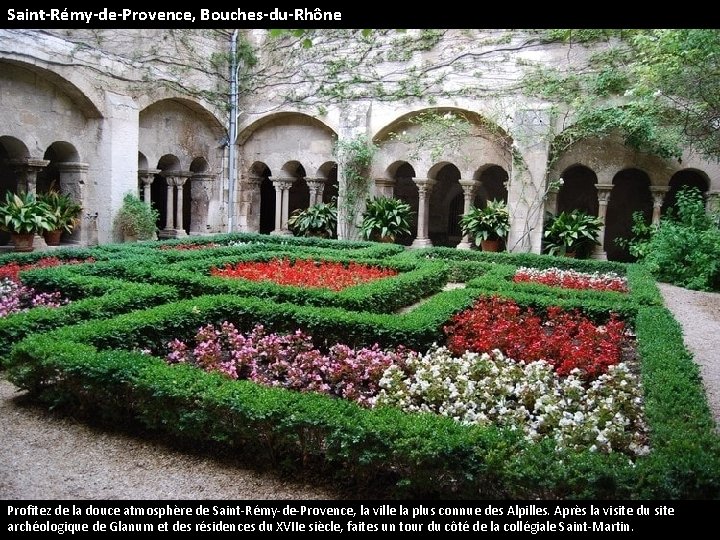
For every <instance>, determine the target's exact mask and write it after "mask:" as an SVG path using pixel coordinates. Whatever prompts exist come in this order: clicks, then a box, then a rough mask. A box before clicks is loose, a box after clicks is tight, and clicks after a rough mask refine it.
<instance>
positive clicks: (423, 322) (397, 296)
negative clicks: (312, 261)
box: [0, 234, 720, 499]
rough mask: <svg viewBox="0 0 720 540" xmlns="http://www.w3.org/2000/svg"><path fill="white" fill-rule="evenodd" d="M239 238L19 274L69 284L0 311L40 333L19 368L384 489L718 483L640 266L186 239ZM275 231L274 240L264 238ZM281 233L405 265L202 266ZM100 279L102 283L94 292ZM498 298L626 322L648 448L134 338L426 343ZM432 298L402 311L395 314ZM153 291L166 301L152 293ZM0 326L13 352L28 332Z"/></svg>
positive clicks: (244, 448)
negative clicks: (275, 275)
mask: <svg viewBox="0 0 720 540" xmlns="http://www.w3.org/2000/svg"><path fill="white" fill-rule="evenodd" d="M238 239H244V240H242V241H245V242H253V243H252V244H247V245H246V246H241V247H239V248H227V247H218V248H212V249H208V250H192V251H176V252H173V251H171V250H167V251H166V250H159V249H157V248H158V245H160V243H157V242H153V243H141V244H140V245H136V246H131V247H127V248H126V247H124V246H105V247H102V248H97V251H95V250H91V251H90V252H89V253H88V254H87V255H83V256H95V257H96V258H98V259H108V260H107V261H100V262H98V263H96V264H93V265H78V266H70V265H69V266H64V267H59V268H51V269H45V270H33V271H28V272H26V273H23V279H24V280H27V282H28V283H32V284H33V286H37V287H39V288H41V289H43V290H45V289H46V290H51V289H53V288H60V289H62V290H65V289H67V290H69V291H71V293H72V295H73V296H74V298H76V301H75V302H74V303H73V304H70V305H68V306H65V307H63V308H60V309H57V310H48V309H40V308H36V309H33V310H30V311H28V312H27V313H24V314H19V315H13V316H12V317H10V318H7V320H6V321H0V335H2V331H3V329H4V330H7V329H10V328H15V327H17V328H20V327H22V328H27V330H28V331H29V332H30V334H29V336H28V337H27V338H25V339H23V340H21V341H19V342H18V343H16V344H15V345H14V346H13V347H12V352H11V354H10V360H9V364H8V377H9V378H10V380H11V381H13V382H14V383H15V384H16V385H17V386H19V387H20V388H24V389H27V390H29V391H30V392H31V393H32V394H33V395H35V396H36V397H37V398H39V399H40V400H42V401H43V402H45V403H48V404H51V405H66V406H69V407H73V408H76V409H78V410H86V411H89V412H91V413H92V414H93V415H94V416H96V417H101V418H103V419H105V420H108V421H111V422H119V421H134V422H140V423H141V424H142V425H143V426H145V427H147V428H150V429H154V430H158V431H161V432H164V433H167V434H169V435H172V436H174V437H179V438H182V439H187V440H190V441H194V442H197V443H205V442H207V441H215V442H218V443H221V444H224V445H228V446H229V447H230V448H234V449H235V450H236V451H237V452H242V453H245V454H246V455H253V456H265V457H266V460H267V463H268V465H269V466H273V467H282V468H285V469H288V470H300V469H302V468H312V469H315V470H319V471H321V472H322V473H323V474H325V475H326V476H327V477H328V478H334V479H335V480H336V481H338V482H342V483H343V484H346V485H349V486H353V487H361V488H365V489H372V490H376V492H378V493H383V494H384V495H386V496H389V497H399V498H408V497H413V498H423V497H434V498H438V497H440V498H473V499H478V498H521V499H531V498H593V499H595V498H599V499H604V498H611V499H623V498H625V499H630V498H639V499H648V498H660V499H668V498H717V497H720V443H719V442H718V441H719V439H718V436H717V434H716V433H715V431H714V423H713V419H712V416H711V414H710V411H709V408H708V405H707V400H706V397H705V393H704V390H703V387H702V384H701V381H700V377H699V374H698V369H697V366H696V364H695V363H694V362H693V360H692V357H691V355H690V354H689V353H688V351H687V350H686V349H685V347H684V344H683V339H682V332H681V330H680V328H679V325H678V324H677V322H676V321H675V320H674V319H673V317H672V315H671V314H670V312H668V311H667V310H666V309H665V308H664V307H663V306H662V298H661V296H660V293H659V291H658V289H657V286H656V285H655V283H654V281H653V279H652V277H650V276H649V274H648V273H647V272H646V271H645V270H644V268H643V267H641V266H639V265H623V264H620V263H608V262H607V261H578V260H574V259H567V258H563V257H548V256H539V255H533V254H520V255H513V254H508V253H497V254H496V253H481V252H475V251H462V250H451V249H445V248H430V249H420V250H407V251H406V250H404V249H403V248H402V247H400V246H387V245H382V244H372V243H367V242H356V243H348V244H345V243H342V242H338V241H332V240H320V239H294V238H285V237H267V236H259V235H237V234H235V235H221V236H219V237H201V238H198V239H197V240H195V239H192V240H189V239H188V240H187V241H191V242H192V243H202V242H210V241H213V242H230V241H237V240H238ZM265 240H267V244H263V243H262V242H261V241H265ZM178 243H179V242H178ZM248 246H250V247H249V248H248ZM268 246H270V247H268ZM288 246H293V249H292V251H289V253H292V254H293V256H295V257H304V258H309V257H317V258H320V257H323V258H328V259H333V260H351V259H352V260H355V259H356V258H357V259H360V260H374V261H379V262H381V263H382V264H383V265H386V266H392V267H395V268H398V269H402V270H403V274H401V276H405V277H404V278H403V277H400V276H399V277H398V278H392V279H396V281H395V282H393V281H392V280H391V279H388V280H381V281H379V282H376V283H373V284H365V285H363V286H362V287H364V288H362V287H359V288H357V290H356V291H353V290H351V289H348V290H347V291H349V292H345V293H344V296H343V294H336V293H335V294H332V295H328V296H322V295H317V294H316V293H315V292H312V293H308V292H307V291H306V290H302V289H298V288H296V287H282V286H278V285H268V284H262V285H261V284H248V283H243V284H239V283H238V282H240V281H242V280H222V279H220V278H210V277H207V276H199V275H198V271H199V270H203V269H207V268H209V267H208V266H207V265H208V264H212V263H211V261H220V260H229V259H227V258H228V257H231V258H238V257H250V258H255V259H257V258H263V257H272V256H275V255H277V254H279V253H288ZM96 253H97V255H96ZM118 256H121V257H122V258H123V259H124V260H117V259H116V257H118ZM238 260H239V259H238ZM518 266H534V267H536V268H548V267H551V266H558V267H561V268H574V269H576V270H580V271H590V272H593V271H613V272H616V273H619V274H622V275H626V276H627V278H628V281H629V285H630V292H629V293H628V294H620V293H610V292H598V291H568V290H563V289H559V288H554V287H547V286H542V285H534V284H526V283H522V284H520V283H518V284H515V283H512V281H511V278H512V275H513V274H514V272H515V270H516V269H517V267H518ZM407 276H411V277H412V279H411V278H408V277H407ZM403 279H407V281H403ZM414 279H415V280H417V281H413V280H414ZM448 279H449V280H456V281H466V282H467V288H464V289H454V290H448V291H443V292H437V291H438V290H439V289H440V287H442V285H443V284H444V283H445V282H446V281H447V280H448ZM383 281H384V284H382V282H383ZM137 282H139V283H142V285H140V284H139V283H137ZM229 282H235V283H234V284H230V283H229ZM413 283H415V289H416V291H413V290H412V289H413V286H412V285H413ZM388 284H391V285H392V286H388ZM103 287H107V288H108V289H106V290H107V291H108V292H106V294H100V289H102V288H103ZM110 289H112V290H110ZM139 291H144V292H139ZM143 294H146V295H147V297H143V296H142V295H143ZM493 294H496V295H501V296H503V297H507V298H512V299H515V300H516V301H517V302H519V303H520V304H522V305H528V306H533V307H535V308H537V309H545V308H547V307H549V306H551V305H560V306H562V307H567V308H578V309H581V310H582V311H583V312H585V313H586V314H588V315H590V316H592V317H593V318H595V319H596V320H603V319H606V318H607V316H608V314H609V313H610V312H611V311H614V312H618V313H620V314H622V315H623V316H624V317H626V318H627V319H628V320H629V321H630V322H631V323H632V324H633V326H634V330H635V332H636V334H637V353H638V357H639V359H640V365H641V370H642V379H643V386H644V392H645V400H646V413H647V417H648V422H649V426H650V445H651V448H652V451H651V452H650V454H649V455H647V456H643V457H640V458H637V459H636V460H635V462H634V463H630V461H629V460H628V459H627V457H626V456H623V455H620V454H611V455H603V454H597V453H591V452H567V453H563V454H558V453H557V452H556V451H555V450H554V449H552V448H551V446H552V445H551V441H549V440H546V441H542V442H540V443H538V444H529V443H526V442H525V441H524V440H523V439H522V438H521V437H520V435H519V434H518V433H517V432H513V431H510V430H507V429H500V428H496V427H479V426H463V425H460V424H458V423H456V422H454V421H453V420H450V419H447V418H443V417H439V416H436V415H432V414H408V413H404V412H402V411H399V410H395V409H390V408H382V409H374V410H366V409H363V408H361V407H359V406H357V405H355V404H353V403H349V402H346V401H343V400H339V399H333V398H331V397H328V396H323V395H317V394H313V393H298V392H292V391H288V390H283V389H274V388H265V387H261V386H259V385H256V384H254V383H251V382H248V381H231V380H229V379H226V378H224V377H223V376H221V375H219V374H213V373H205V372H203V371H201V370H198V369H196V368H193V367H191V366H186V365H180V366H170V365H167V364H166V363H165V362H164V361H163V360H162V359H161V358H157V357H155V356H150V355H147V354H142V353H141V352H139V351H140V350H141V349H144V348H150V349H152V350H156V351H159V352H158V354H160V352H161V351H163V350H164V349H163V347H164V345H165V343H164V342H165V341H167V340H168V339H171V338H176V337H177V338H184V339H187V338H189V337H190V336H192V335H193V334H194V333H195V331H196V330H197V328H198V327H199V326H200V325H202V324H207V323H219V322H221V321H223V320H230V321H233V322H235V323H237V324H238V325H239V326H240V327H241V328H243V329H249V328H250V327H251V326H252V325H254V324H256V323H258V322H261V323H263V324H264V325H265V326H266V327H268V328H269V329H271V330H274V331H292V330H295V329H297V328H301V329H303V330H305V331H307V332H308V333H310V334H311V335H313V336H314V338H315V340H316V342H317V344H318V345H319V346H321V347H322V346H330V345H332V344H334V343H336V342H342V343H348V344H349V345H352V346H360V345H370V344H372V343H379V344H380V345H382V346H394V345H399V344H402V345H406V346H409V347H411V348H416V349H420V350H423V349H425V348H427V347H428V346H430V345H431V344H432V343H434V342H436V341H440V340H442V339H443V334H442V326H443V325H444V324H445V323H446V322H447V321H448V320H449V318H450V317H451V316H452V315H453V314H454V313H457V312H458V311H460V310H462V309H464V308H466V307H468V306H470V305H471V304H472V303H473V302H474V301H475V299H476V298H478V297H479V296H484V295H493ZM365 295H366V296H367V298H365ZM428 295H429V297H428V298H426V299H425V300H426V301H425V302H423V303H421V304H420V305H418V306H417V307H415V308H414V309H412V310H411V311H409V312H408V313H405V314H402V315H398V314H396V313H391V312H390V311H394V310H395V309H396V308H397V307H398V306H405V305H406V304H407V303H408V302H410V301H412V300H417V299H419V298H421V297H424V296H428ZM131 297H132V298H131ZM144 298H148V300H145V299H144ZM326 300H327V301H326ZM93 302H94V303H96V304H93ZM83 303H87V304H83ZM153 303H155V304H159V305H155V306H154V307H147V306H148V304H153ZM73 306H74V307H73ZM71 308H72V309H75V310H78V311H77V313H76V314H73V312H72V311H71ZM139 308H143V309H139ZM363 310H365V311H363ZM51 311H54V314H52V315H51V314H50V313H49V312H51ZM91 311H95V312H96V313H97V314H98V316H97V318H94V320H86V321H85V322H83V318H85V319H90V318H92V317H91V314H90V312H91ZM382 311H386V312H385V313H381V312H382ZM36 320H37V321H42V322H41V323H39V325H38V328H37V330H33V329H30V328H28V327H29V326H31V325H32V324H33V323H31V321H36ZM3 323H4V324H5V326H4V327H3ZM70 323H76V324H70ZM58 326H63V327H62V328H58ZM34 331H35V332H37V333H35V334H33V333H32V332H34ZM1 339H3V340H4V341H3V342H4V343H5V344H6V345H7V346H8V348H9V347H10V345H11V344H12V343H13V341H14V340H16V339H17V336H15V337H12V336H8V335H6V336H5V337H2V338H1Z"/></svg>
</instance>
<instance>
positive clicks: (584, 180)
mask: <svg viewBox="0 0 720 540" xmlns="http://www.w3.org/2000/svg"><path fill="white" fill-rule="evenodd" d="M562 180H563V183H562V185H561V186H560V189H559V190H558V194H557V213H558V214H560V213H562V212H570V211H572V210H581V211H582V212H585V213H587V214H590V215H592V216H597V215H598V210H599V204H598V191H597V187H596V185H597V175H596V174H595V172H594V171H593V170H592V169H590V168H589V167H586V166H585V165H572V166H571V167H568V168H566V169H565V170H564V171H563V173H562Z"/></svg>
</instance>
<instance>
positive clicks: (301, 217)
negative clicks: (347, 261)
mask: <svg viewBox="0 0 720 540" xmlns="http://www.w3.org/2000/svg"><path fill="white" fill-rule="evenodd" d="M287 226H288V229H290V230H291V231H292V232H293V233H294V234H295V236H322V237H323V238H332V237H333V236H335V234H336V231H337V206H336V205H335V201H334V200H333V201H332V202H330V203H318V204H314V205H312V206H311V207H309V208H306V209H305V210H299V209H298V210H295V211H294V212H293V213H292V215H291V216H290V218H289V219H288V222H287Z"/></svg>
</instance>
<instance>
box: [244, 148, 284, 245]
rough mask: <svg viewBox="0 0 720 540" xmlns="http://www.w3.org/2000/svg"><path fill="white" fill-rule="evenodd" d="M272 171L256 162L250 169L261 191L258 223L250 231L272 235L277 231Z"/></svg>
mask: <svg viewBox="0 0 720 540" xmlns="http://www.w3.org/2000/svg"><path fill="white" fill-rule="evenodd" d="M271 176H272V171H271V170H270V168H269V167H268V166H267V165H266V164H265V163H262V162H255V163H253V164H252V167H250V177H251V178H253V179H254V180H255V183H256V184H257V188H256V189H259V191H260V198H259V201H258V203H257V205H258V207H259V212H257V223H252V225H251V226H250V230H254V231H257V232H259V233H260V234H270V233H271V232H272V231H273V230H274V229H275V212H277V211H278V209H277V208H276V204H275V203H276V193H275V187H274V186H273V183H272V180H270V177H271Z"/></svg>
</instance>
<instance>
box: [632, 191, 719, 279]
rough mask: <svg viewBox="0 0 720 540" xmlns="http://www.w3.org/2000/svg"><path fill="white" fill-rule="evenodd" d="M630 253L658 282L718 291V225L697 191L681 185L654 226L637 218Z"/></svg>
mask: <svg viewBox="0 0 720 540" xmlns="http://www.w3.org/2000/svg"><path fill="white" fill-rule="evenodd" d="M633 233H635V235H636V236H635V238H634V240H633V241H631V242H630V250H631V253H632V254H634V255H636V256H639V257H640V259H639V260H640V262H641V263H642V264H644V265H646V266H647V267H648V269H649V270H650V272H651V273H652V274H653V275H654V276H656V278H657V279H659V280H661V281H666V282H668V283H674V284H675V285H679V286H681V287H687V288H688V289H696V290H720V228H718V222H717V221H716V220H714V219H713V218H712V216H710V215H708V214H707V213H706V211H705V203H704V201H703V197H702V194H701V193H700V190H699V189H697V188H696V187H684V188H683V189H681V190H679V191H678V193H677V200H676V206H675V209H674V210H673V209H670V211H669V212H668V214H667V215H666V216H663V218H662V219H661V220H660V224H659V225H658V226H657V227H648V226H646V225H645V224H644V222H642V221H640V222H639V223H638V221H636V225H635V226H634V227H633Z"/></svg>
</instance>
